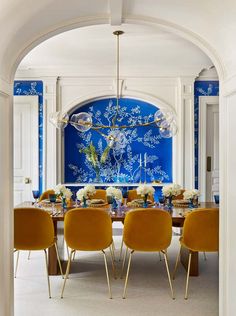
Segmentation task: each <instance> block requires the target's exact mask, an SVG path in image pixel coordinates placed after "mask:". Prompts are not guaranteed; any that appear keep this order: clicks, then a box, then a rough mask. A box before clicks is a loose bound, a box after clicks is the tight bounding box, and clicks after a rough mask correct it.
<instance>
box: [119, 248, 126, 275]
mask: <svg viewBox="0 0 236 316" xmlns="http://www.w3.org/2000/svg"><path fill="white" fill-rule="evenodd" d="M127 254H128V247H126V250H125V253H124V257H123V262H122V268H121V273H120V278H121V279H122V278H123V272H124V267H125V262H126V258H127Z"/></svg>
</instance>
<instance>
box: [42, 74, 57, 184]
mask: <svg viewBox="0 0 236 316" xmlns="http://www.w3.org/2000/svg"><path fill="white" fill-rule="evenodd" d="M40 79H42V80H43V113H44V120H43V121H44V123H43V124H44V126H43V127H44V129H43V130H44V172H43V174H44V181H43V182H44V189H50V188H53V187H55V185H56V184H57V183H58V170H59V167H58V166H61V160H60V155H58V136H57V134H58V131H57V129H56V128H55V127H54V126H53V125H52V124H51V123H50V122H49V115H50V113H52V112H55V111H58V110H59V109H57V95H56V94H57V77H42V78H40Z"/></svg>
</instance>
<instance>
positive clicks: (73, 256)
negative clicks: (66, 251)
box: [72, 250, 76, 261]
mask: <svg viewBox="0 0 236 316" xmlns="http://www.w3.org/2000/svg"><path fill="white" fill-rule="evenodd" d="M75 253H76V250H75V251H74V255H73V259H72V260H73V261H74V260H75Z"/></svg>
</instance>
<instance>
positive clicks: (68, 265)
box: [61, 250, 75, 298]
mask: <svg viewBox="0 0 236 316" xmlns="http://www.w3.org/2000/svg"><path fill="white" fill-rule="evenodd" d="M74 252H75V250H71V252H70V256H69V260H68V263H67V267H66V275H65V277H64V282H63V286H62V290H61V298H63V293H64V289H65V285H66V280H67V278H68V274H69V271H70V264H71V259H72V254H73V253H74Z"/></svg>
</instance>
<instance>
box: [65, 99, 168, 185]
mask: <svg viewBox="0 0 236 316" xmlns="http://www.w3.org/2000/svg"><path fill="white" fill-rule="evenodd" d="M119 104H120V111H121V112H122V116H121V117H120V118H121V120H122V121H121V122H120V123H118V124H121V125H129V120H132V122H135V121H136V120H137V119H138V117H140V116H141V117H143V118H145V119H148V120H149V121H152V120H153V119H154V114H155V112H156V111H157V110H158V109H160V108H163V102H162V104H161V106H160V104H158V103H155V104H151V103H148V102H146V101H143V100H140V99H137V98H131V97H129V98H126V97H122V98H121V99H120V100H119ZM115 106H116V98H114V97H106V98H104V97H103V98H95V99H94V100H91V101H87V102H83V103H82V104H81V103H80V104H78V105H77V106H73V110H71V111H70V112H69V114H70V115H72V114H77V113H80V112H86V113H91V115H92V117H93V121H94V122H96V118H98V122H99V124H103V125H110V122H111V119H112V117H113V116H114V113H115V110H114V109H115ZM101 113H102V115H101ZM121 131H122V133H124V134H125V138H126V145H125V147H124V148H123V147H122V148H121V151H119V153H118V152H117V151H116V150H114V149H111V150H110V151H109V154H108V157H107V160H106V161H105V163H103V164H100V163H99V164H98V167H99V170H100V175H101V180H102V182H108V183H111V182H131V183H132V182H135V183H137V182H140V181H142V182H143V181H147V182H152V181H154V180H159V181H162V182H172V174H173V164H172V161H173V146H172V145H173V140H172V138H170V139H165V138H162V137H161V136H160V134H159V132H158V128H157V126H155V124H154V125H152V126H149V127H141V128H127V129H125V130H121ZM102 132H103V133H105V134H107V133H106V130H102ZM147 135H149V136H148V137H149V138H150V140H149V139H147ZM91 142H92V143H93V145H94V146H95V148H96V151H97V153H98V158H99V157H100V156H101V155H102V153H103V151H104V150H105V148H106V146H107V142H106V140H105V138H104V137H102V136H101V135H100V134H98V133H97V132H96V131H93V130H90V131H89V132H86V133H85V134H84V133H79V132H78V131H77V130H76V129H75V128H74V127H72V126H71V125H68V126H67V127H66V129H65V130H64V146H63V150H62V155H63V156H64V159H63V161H64V177H65V178H64V182H66V183H74V182H75V183H77V182H84V183H85V182H98V180H97V179H96V173H95V170H94V167H93V166H92V164H91V163H90V162H89V161H87V160H86V159H85V157H84V154H83V153H81V152H80V150H81V149H84V148H85V147H87V146H89V144H90V143H91ZM144 157H146V158H145V160H146V163H145V162H144ZM140 159H141V161H142V167H144V164H145V165H146V174H145V172H144V169H142V170H140V168H139V167H140Z"/></svg>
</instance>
